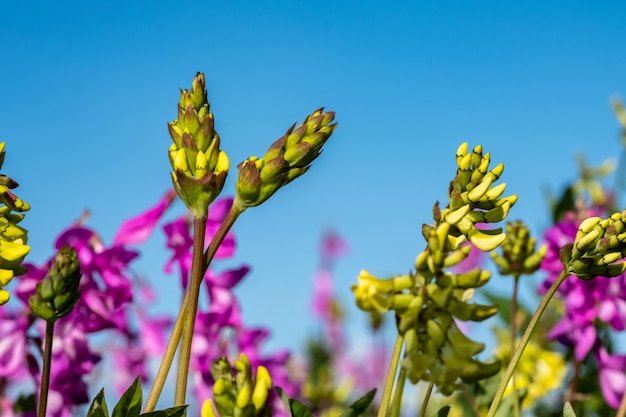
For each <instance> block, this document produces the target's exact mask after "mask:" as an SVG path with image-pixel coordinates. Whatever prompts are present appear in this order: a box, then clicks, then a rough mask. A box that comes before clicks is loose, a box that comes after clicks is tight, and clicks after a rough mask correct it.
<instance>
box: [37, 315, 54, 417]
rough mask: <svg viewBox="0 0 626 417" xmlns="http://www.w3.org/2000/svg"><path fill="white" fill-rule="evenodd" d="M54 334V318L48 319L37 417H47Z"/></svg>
mask: <svg viewBox="0 0 626 417" xmlns="http://www.w3.org/2000/svg"><path fill="white" fill-rule="evenodd" d="M53 335H54V320H50V321H46V340H45V341H44V349H43V367H42V369H41V389H40V390H39V404H38V406H37V417H46V407H47V405H48V389H49V386H50V365H51V364H52V336H53Z"/></svg>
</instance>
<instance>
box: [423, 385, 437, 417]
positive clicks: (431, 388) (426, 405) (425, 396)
mask: <svg viewBox="0 0 626 417" xmlns="http://www.w3.org/2000/svg"><path fill="white" fill-rule="evenodd" d="M434 387H435V383H434V382H433V381H430V382H429V383H428V389H427V390H426V395H424V401H423V402H422V408H420V413H419V417H424V416H425V415H426V408H428V400H430V394H432V393H433V388H434Z"/></svg>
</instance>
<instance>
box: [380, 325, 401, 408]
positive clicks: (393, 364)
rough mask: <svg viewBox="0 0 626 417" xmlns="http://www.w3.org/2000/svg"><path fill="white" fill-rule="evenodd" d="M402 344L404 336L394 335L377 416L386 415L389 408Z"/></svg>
mask: <svg viewBox="0 0 626 417" xmlns="http://www.w3.org/2000/svg"><path fill="white" fill-rule="evenodd" d="M403 344H404V337H402V336H401V335H398V337H396V343H395V345H394V346H393V352H392V354H391V361H390V362H389V369H387V378H386V379H385V388H384V389H383V396H382V398H381V400H380V408H379V409H378V417H386V415H387V409H388V408H389V401H390V399H391V393H392V392H393V381H394V379H395V378H396V371H397V369H398V363H399V362H400V353H402V345H403Z"/></svg>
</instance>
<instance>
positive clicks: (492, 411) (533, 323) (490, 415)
mask: <svg viewBox="0 0 626 417" xmlns="http://www.w3.org/2000/svg"><path fill="white" fill-rule="evenodd" d="M568 276H569V273H568V272H567V268H564V269H563V271H561V273H560V274H559V276H558V278H557V279H556V281H554V284H552V286H551V287H550V289H549V290H548V292H547V293H546V295H545V296H544V297H543V298H542V299H541V302H540V303H539V306H538V307H537V310H536V311H535V314H533V317H532V318H531V319H530V323H528V327H527V328H526V331H525V332H524V335H523V336H522V339H521V340H520V343H519V345H518V346H517V348H516V349H515V353H513V356H512V357H511V362H509V366H508V367H507V368H506V371H505V373H504V376H503V377H502V379H501V380H500V385H498V389H497V390H496V394H495V396H494V398H493V402H492V403H491V405H490V406H489V411H488V412H487V417H494V416H495V415H496V411H497V410H498V406H499V405H500V402H502V396H503V394H504V390H505V389H506V386H507V384H508V383H509V380H510V379H511V376H512V375H513V372H514V371H515V368H516V367H517V364H518V362H519V360H520V358H521V357H522V353H523V352H524V349H525V348H526V345H527V344H528V341H529V340H530V336H531V335H532V333H533V331H534V330H535V327H537V323H538V322H539V319H540V318H541V316H542V314H543V312H544V311H545V309H546V307H547V306H548V304H549V303H550V300H551V299H552V297H553V296H554V293H555V292H556V290H557V289H558V288H559V286H560V285H561V284H562V283H563V281H565V278H567V277H568Z"/></svg>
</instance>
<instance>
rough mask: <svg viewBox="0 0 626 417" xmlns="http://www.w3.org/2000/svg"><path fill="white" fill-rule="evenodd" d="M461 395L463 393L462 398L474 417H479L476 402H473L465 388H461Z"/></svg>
mask: <svg viewBox="0 0 626 417" xmlns="http://www.w3.org/2000/svg"><path fill="white" fill-rule="evenodd" d="M462 393H463V396H464V397H465V400H466V401H467V403H468V404H469V406H470V407H471V409H472V411H473V412H474V416H475V417H480V410H479V409H478V406H477V405H476V401H475V400H474V397H473V396H472V395H471V394H470V393H469V392H468V391H467V387H466V386H465V387H463V390H462Z"/></svg>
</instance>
